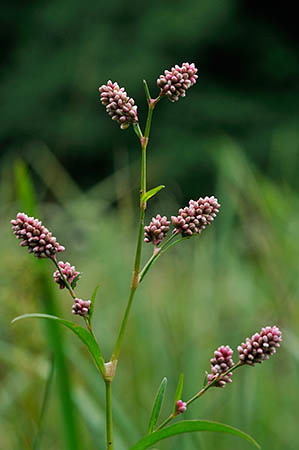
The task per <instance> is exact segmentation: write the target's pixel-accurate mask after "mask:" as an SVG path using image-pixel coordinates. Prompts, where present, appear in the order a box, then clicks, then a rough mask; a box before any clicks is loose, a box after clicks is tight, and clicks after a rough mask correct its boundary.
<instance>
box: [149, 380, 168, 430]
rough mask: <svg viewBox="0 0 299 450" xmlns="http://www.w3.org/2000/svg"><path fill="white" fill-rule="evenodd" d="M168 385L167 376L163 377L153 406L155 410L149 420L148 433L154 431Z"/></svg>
mask: <svg viewBox="0 0 299 450" xmlns="http://www.w3.org/2000/svg"><path fill="white" fill-rule="evenodd" d="M166 385H167V378H163V380H162V382H161V384H160V387H159V389H158V392H157V395H156V398H155V403H154V406H153V411H152V415H151V418H150V421H149V426H148V434H150V433H152V432H153V430H154V428H155V426H156V423H157V421H158V419H159V414H160V411H161V407H162V402H163V397H164V394H165V389H166Z"/></svg>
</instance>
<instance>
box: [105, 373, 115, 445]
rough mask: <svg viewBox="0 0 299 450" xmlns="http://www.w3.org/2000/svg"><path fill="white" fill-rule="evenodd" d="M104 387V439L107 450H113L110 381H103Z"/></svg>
mask: <svg viewBox="0 0 299 450" xmlns="http://www.w3.org/2000/svg"><path fill="white" fill-rule="evenodd" d="M105 385H106V437H107V450H113V448H114V446H113V429H112V404H111V381H105Z"/></svg>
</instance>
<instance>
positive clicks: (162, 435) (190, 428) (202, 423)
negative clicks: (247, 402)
mask: <svg viewBox="0 0 299 450" xmlns="http://www.w3.org/2000/svg"><path fill="white" fill-rule="evenodd" d="M194 431H215V432H218V433H228V434H233V435H235V436H238V437H240V438H243V439H245V440H246V441H248V442H250V443H251V444H253V445H255V447H257V448H259V449H260V448H261V447H260V445H259V444H258V443H257V442H256V441H255V440H254V439H253V438H252V437H251V436H249V435H248V434H246V433H243V431H240V430H238V429H237V428H233V427H231V426H229V425H225V424H223V423H217V422H211V421H208V420H184V421H182V422H179V423H175V424H174V425H170V426H168V427H166V428H164V429H162V430H160V431H156V432H155V433H152V434H150V435H149V436H146V437H145V438H143V439H141V440H140V441H139V442H137V444H135V445H133V447H131V450H145V449H146V448H149V447H150V446H151V445H153V444H156V442H159V441H161V440H163V439H166V438H169V437H171V436H176V435H178V434H183V433H192V432H194Z"/></svg>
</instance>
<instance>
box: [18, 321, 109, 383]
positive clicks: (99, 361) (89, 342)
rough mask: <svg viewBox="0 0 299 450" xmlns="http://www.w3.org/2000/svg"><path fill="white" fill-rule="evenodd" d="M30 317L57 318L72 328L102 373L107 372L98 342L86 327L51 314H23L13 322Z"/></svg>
mask: <svg viewBox="0 0 299 450" xmlns="http://www.w3.org/2000/svg"><path fill="white" fill-rule="evenodd" d="M30 318H34V319H48V320H55V321H56V322H58V323H61V324H62V325H64V326H65V327H67V328H69V329H70V330H72V331H73V333H75V334H76V335H77V336H78V338H79V339H80V340H81V341H82V342H83V343H84V344H85V345H86V346H87V348H88V350H89V353H90V354H91V356H92V357H93V360H94V363H95V365H96V366H97V368H98V369H99V370H100V372H101V373H102V375H103V374H104V373H105V369H104V360H103V357H102V354H101V351H100V349H99V346H98V343H97V341H96V340H95V338H94V337H93V336H92V335H91V334H90V333H89V332H88V331H87V330H86V329H85V328H83V327H81V325H77V324H76V323H73V322H70V321H69V320H64V319H61V318H60V317H56V316H50V315H49V314H23V315H22V316H19V317H16V318H15V319H13V320H12V323H15V322H17V321H18V320H21V319H30Z"/></svg>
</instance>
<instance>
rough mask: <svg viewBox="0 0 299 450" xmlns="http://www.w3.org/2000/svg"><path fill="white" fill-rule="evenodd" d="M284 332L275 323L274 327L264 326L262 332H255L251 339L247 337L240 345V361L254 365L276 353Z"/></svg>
mask: <svg viewBox="0 0 299 450" xmlns="http://www.w3.org/2000/svg"><path fill="white" fill-rule="evenodd" d="M281 341H282V333H281V331H280V329H279V328H278V327H276V326H275V325H274V326H273V327H269V326H268V327H265V328H262V329H261V331H260V333H255V334H253V335H252V336H251V339H249V338H246V341H245V343H244V342H243V343H242V344H241V345H239V347H238V352H239V357H240V362H241V363H242V364H249V365H251V366H254V365H255V364H256V363H261V362H262V361H264V360H265V359H269V357H270V356H271V355H273V354H274V353H276V348H278V347H280V342H281Z"/></svg>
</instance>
